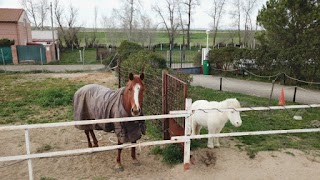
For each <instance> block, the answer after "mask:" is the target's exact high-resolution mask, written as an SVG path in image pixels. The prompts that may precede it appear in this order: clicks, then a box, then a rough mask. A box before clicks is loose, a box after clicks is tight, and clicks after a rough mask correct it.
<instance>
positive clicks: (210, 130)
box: [207, 127, 215, 148]
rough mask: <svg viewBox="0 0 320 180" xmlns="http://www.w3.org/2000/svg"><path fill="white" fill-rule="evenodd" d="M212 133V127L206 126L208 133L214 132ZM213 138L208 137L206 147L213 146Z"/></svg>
mask: <svg viewBox="0 0 320 180" xmlns="http://www.w3.org/2000/svg"><path fill="white" fill-rule="evenodd" d="M214 133H215V131H214V129H212V128H210V127H208V134H214ZM213 139H214V138H213V137H209V138H208V145H207V146H208V148H214V145H213Z"/></svg>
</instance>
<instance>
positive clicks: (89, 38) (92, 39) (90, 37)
mask: <svg viewBox="0 0 320 180" xmlns="http://www.w3.org/2000/svg"><path fill="white" fill-rule="evenodd" d="M97 19H98V7H97V6H95V7H94V22H93V33H91V32H90V33H89V34H88V33H86V34H85V36H84V42H85V47H86V48H93V47H95V46H96V43H98V42H97Z"/></svg>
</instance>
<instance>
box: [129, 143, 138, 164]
mask: <svg viewBox="0 0 320 180" xmlns="http://www.w3.org/2000/svg"><path fill="white" fill-rule="evenodd" d="M133 143H136V142H133ZM131 157H132V160H133V165H136V166H140V162H139V161H138V159H137V157H136V147H132V148H131Z"/></svg>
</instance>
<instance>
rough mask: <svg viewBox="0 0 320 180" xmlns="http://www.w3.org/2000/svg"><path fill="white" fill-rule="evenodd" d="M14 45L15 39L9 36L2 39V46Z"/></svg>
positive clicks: (0, 42)
mask: <svg viewBox="0 0 320 180" xmlns="http://www.w3.org/2000/svg"><path fill="white" fill-rule="evenodd" d="M12 45H14V40H10V39H7V38H3V39H0V47H10V46H12Z"/></svg>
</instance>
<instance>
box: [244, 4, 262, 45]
mask: <svg viewBox="0 0 320 180" xmlns="http://www.w3.org/2000/svg"><path fill="white" fill-rule="evenodd" d="M257 2H258V0H247V1H244V3H243V4H242V10H243V12H244V15H245V23H244V27H245V34H244V40H243V41H244V45H245V46H246V47H249V46H251V47H253V40H252V39H253V37H252V36H253V33H252V32H253V26H252V19H251V14H252V12H253V10H254V8H255V7H256V5H257Z"/></svg>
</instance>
